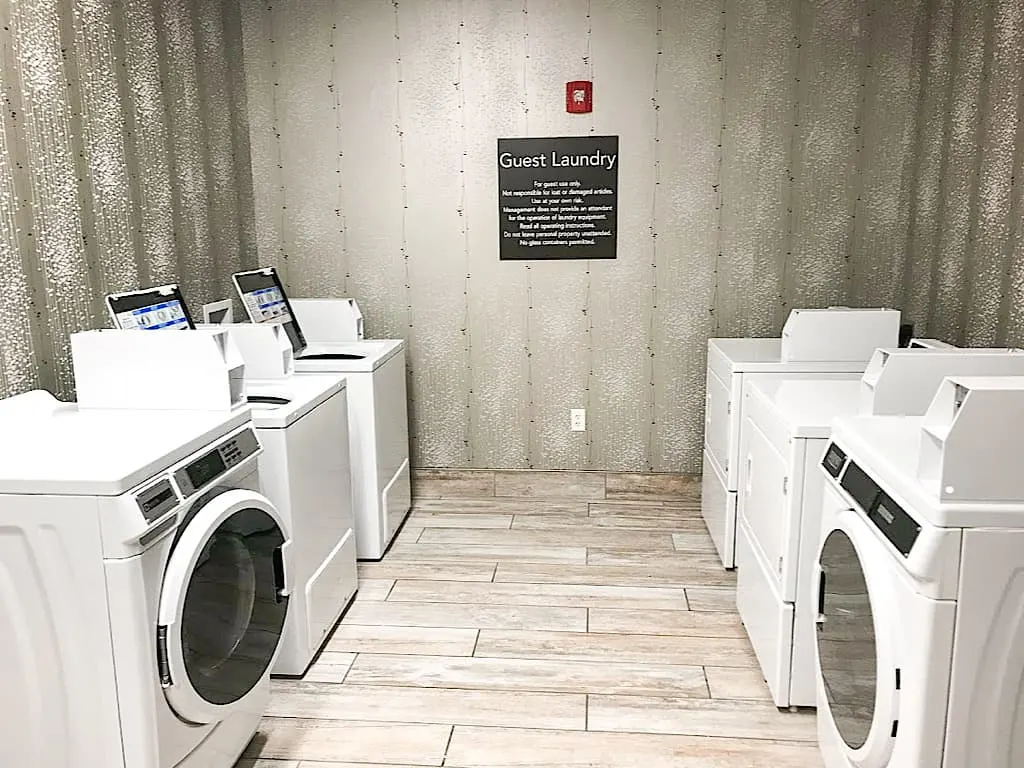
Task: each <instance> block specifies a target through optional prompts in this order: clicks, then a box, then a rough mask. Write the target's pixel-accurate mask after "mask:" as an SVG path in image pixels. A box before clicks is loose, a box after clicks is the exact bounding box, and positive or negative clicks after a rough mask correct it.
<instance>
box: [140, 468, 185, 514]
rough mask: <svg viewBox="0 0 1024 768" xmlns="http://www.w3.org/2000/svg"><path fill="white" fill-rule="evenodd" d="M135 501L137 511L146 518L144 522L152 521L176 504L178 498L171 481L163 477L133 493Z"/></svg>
mask: <svg viewBox="0 0 1024 768" xmlns="http://www.w3.org/2000/svg"><path fill="white" fill-rule="evenodd" d="M135 503H136V504H138V505H139V511H141V512H142V516H143V517H144V518H146V522H147V523H152V522H153V521H154V520H157V519H159V518H161V517H163V516H164V515H165V514H167V513H168V512H170V511H171V510H172V509H174V508H175V507H176V506H178V503H179V499H178V494H176V493H175V492H174V486H172V485H171V481H170V480H168V479H166V478H164V479H163V480H161V481H160V482H158V483H156V484H155V485H151V486H149V488H146V489H145V490H142V491H139V493H137V494H136V495H135Z"/></svg>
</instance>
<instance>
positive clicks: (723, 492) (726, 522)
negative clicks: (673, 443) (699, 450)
mask: <svg viewBox="0 0 1024 768" xmlns="http://www.w3.org/2000/svg"><path fill="white" fill-rule="evenodd" d="M700 490H701V493H700V512H701V515H702V516H703V517H704V524H705V525H707V527H708V533H710V534H711V541H713V542H714V544H715V550H716V551H717V552H718V556H719V557H720V558H721V559H722V565H723V566H725V568H726V569H729V570H731V569H733V568H735V567H736V501H737V494H736V491H730V490H729V489H728V487H727V485H726V479H725V478H724V477H723V476H722V473H721V471H720V470H719V468H718V464H717V463H716V462H715V460H714V458H712V456H711V454H710V453H709V452H708V449H707V448H705V449H704V466H703V474H702V476H701V489H700Z"/></svg>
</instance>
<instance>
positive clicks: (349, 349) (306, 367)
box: [295, 339, 405, 373]
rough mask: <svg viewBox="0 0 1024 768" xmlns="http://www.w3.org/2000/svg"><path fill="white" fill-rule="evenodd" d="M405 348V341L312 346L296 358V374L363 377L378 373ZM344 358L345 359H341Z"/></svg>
mask: <svg viewBox="0 0 1024 768" xmlns="http://www.w3.org/2000/svg"><path fill="white" fill-rule="evenodd" d="M404 348H405V341H403V340H402V339H374V340H372V341H338V342H334V343H330V344H327V343H323V344H311V345H310V346H308V347H307V348H306V351H305V352H304V353H303V354H302V355H301V356H299V357H296V358H295V370H296V371H299V372H302V373H308V372H310V371H318V372H319V371H323V372H329V373H335V372H337V373H364V372H371V371H375V370H377V369H378V368H380V367H381V366H382V365H384V363H386V362H387V361H388V360H390V359H391V358H392V357H394V356H395V355H397V354H398V353H399V352H401V351H402V350H403V349H404ZM342 355H344V356H345V357H341V356H342Z"/></svg>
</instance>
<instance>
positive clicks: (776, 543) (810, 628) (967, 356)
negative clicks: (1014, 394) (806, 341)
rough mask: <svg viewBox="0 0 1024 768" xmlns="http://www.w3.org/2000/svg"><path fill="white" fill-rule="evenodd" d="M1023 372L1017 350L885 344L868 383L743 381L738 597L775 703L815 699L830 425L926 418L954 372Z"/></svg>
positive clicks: (794, 703) (804, 703)
mask: <svg viewBox="0 0 1024 768" xmlns="http://www.w3.org/2000/svg"><path fill="white" fill-rule="evenodd" d="M979 373H980V374H986V375H987V374H993V375H1021V376H1024V352H1022V351H1020V350H1009V349H948V350H944V349H934V350H932V349H879V350H877V351H876V352H875V354H874V356H873V357H872V359H871V362H870V363H869V364H868V367H867V370H866V371H865V373H864V376H863V378H862V379H861V381H821V380H807V379H782V378H779V377H776V378H774V379H765V380H761V381H750V382H748V383H747V384H746V386H745V387H744V393H743V413H744V419H745V424H744V428H743V430H742V434H743V437H742V443H741V451H740V455H741V456H742V462H741V467H740V489H741V490H740V494H739V510H738V512H739V522H738V531H737V540H736V565H737V590H736V604H737V607H738V609H739V612H740V617H741V619H742V620H743V623H744V625H745V626H746V629H747V633H748V635H749V636H750V639H751V643H752V645H753V647H754V651H755V653H756V654H757V658H758V661H759V662H760V665H761V670H762V672H763V673H764V676H765V679H766V680H767V683H768V688H769V690H770V691H771V694H772V699H773V700H774V702H775V704H776V706H779V707H787V706H792V707H796V706H815V703H816V692H815V683H814V676H815V669H814V618H815V615H816V614H815V609H816V606H815V603H814V602H813V601H812V600H811V599H810V596H809V593H810V586H809V585H810V583H811V581H812V580H813V577H814V558H815V555H816V553H817V547H818V544H819V541H818V536H819V535H820V519H821V495H822V488H823V476H822V473H821V471H820V469H819V464H820V461H821V457H822V456H823V455H824V452H825V447H826V444H827V442H828V437H829V435H830V432H831V424H832V422H833V420H834V419H836V418H839V417H844V416H854V415H857V414H858V413H859V414H865V415H871V414H874V415H898V414H903V415H911V416H920V415H921V414H923V413H924V412H925V410H926V409H927V408H928V405H929V404H930V403H931V400H932V397H933V396H934V393H935V392H936V390H937V389H938V388H939V385H940V384H941V383H942V380H943V378H945V377H946V376H949V375H961V374H979Z"/></svg>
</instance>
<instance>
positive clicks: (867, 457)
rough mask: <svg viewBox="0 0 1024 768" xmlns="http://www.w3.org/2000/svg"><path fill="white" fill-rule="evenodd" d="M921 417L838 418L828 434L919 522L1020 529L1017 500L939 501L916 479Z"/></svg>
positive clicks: (1022, 512)
mask: <svg viewBox="0 0 1024 768" xmlns="http://www.w3.org/2000/svg"><path fill="white" fill-rule="evenodd" d="M923 423H924V417H923V416H854V417H844V418H839V419H836V421H835V423H834V424H833V429H832V439H833V440H834V441H835V443H836V444H837V445H838V446H839V447H840V448H842V449H843V451H845V452H846V454H847V456H849V458H850V459H851V460H852V461H855V462H856V463H857V465H858V466H859V467H860V468H861V469H863V470H864V471H865V472H866V473H867V474H868V475H870V476H871V477H872V478H873V479H874V480H875V482H876V483H878V484H879V486H881V488H882V490H884V491H885V492H886V493H888V494H889V495H890V496H891V497H892V498H893V500H894V501H895V502H896V503H897V504H899V505H900V506H902V507H903V508H904V509H905V510H906V511H907V513H908V514H910V515H911V516H913V517H914V518H915V519H917V520H918V522H921V523H929V524H931V525H934V526H936V527H939V528H1024V499H1022V500H1021V501H1020V502H1019V503H1017V502H1015V503H991V502H955V503H950V502H946V503H943V502H940V501H939V499H938V497H937V496H936V495H934V494H931V493H929V492H928V490H927V489H926V488H925V486H924V485H922V484H921V482H920V481H919V480H918V478H917V467H918V458H919V455H920V451H921V427H922V424H923Z"/></svg>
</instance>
